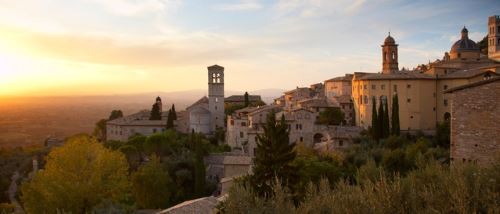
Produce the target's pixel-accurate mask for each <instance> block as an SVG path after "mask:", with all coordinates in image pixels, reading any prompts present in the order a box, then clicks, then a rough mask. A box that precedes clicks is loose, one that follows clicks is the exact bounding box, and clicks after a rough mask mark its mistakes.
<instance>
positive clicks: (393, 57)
mask: <svg viewBox="0 0 500 214" xmlns="http://www.w3.org/2000/svg"><path fill="white" fill-rule="evenodd" d="M398 70H399V67H398V44H396V40H394V38H392V36H391V32H389V35H388V36H387V37H386V38H385V40H384V44H383V45H382V74H391V73H394V72H397V71H398Z"/></svg>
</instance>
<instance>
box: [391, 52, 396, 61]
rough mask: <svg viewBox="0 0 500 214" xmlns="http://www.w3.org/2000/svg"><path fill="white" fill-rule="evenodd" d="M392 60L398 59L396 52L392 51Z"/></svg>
mask: <svg viewBox="0 0 500 214" xmlns="http://www.w3.org/2000/svg"><path fill="white" fill-rule="evenodd" d="M392 60H396V52H394V51H393V52H392Z"/></svg>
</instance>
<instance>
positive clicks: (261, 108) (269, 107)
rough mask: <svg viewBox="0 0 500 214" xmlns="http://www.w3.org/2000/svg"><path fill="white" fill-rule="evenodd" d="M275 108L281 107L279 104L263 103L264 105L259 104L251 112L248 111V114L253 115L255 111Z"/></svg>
mask: <svg viewBox="0 0 500 214" xmlns="http://www.w3.org/2000/svg"><path fill="white" fill-rule="evenodd" d="M273 109H274V110H277V109H281V107H280V106H278V105H265V106H259V107H257V109H254V110H253V111H251V112H248V114H249V115H254V114H257V113H260V112H263V111H270V110H273Z"/></svg>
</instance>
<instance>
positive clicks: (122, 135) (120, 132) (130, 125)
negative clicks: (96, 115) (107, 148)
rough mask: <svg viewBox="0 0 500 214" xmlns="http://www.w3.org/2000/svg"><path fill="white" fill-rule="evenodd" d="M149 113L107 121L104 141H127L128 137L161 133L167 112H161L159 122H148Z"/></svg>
mask: <svg viewBox="0 0 500 214" xmlns="http://www.w3.org/2000/svg"><path fill="white" fill-rule="evenodd" d="M150 115H151V111H148V110H143V111H140V112H138V113H135V114H132V115H128V116H125V117H122V118H118V119H115V120H111V121H108V122H107V123H106V139H107V140H116V141H127V140H128V139H129V138H130V137H132V136H134V135H137V134H140V135H144V136H149V135H152V134H155V133H158V132H163V131H165V129H166V125H167V116H168V112H162V119H161V120H149V117H150Z"/></svg>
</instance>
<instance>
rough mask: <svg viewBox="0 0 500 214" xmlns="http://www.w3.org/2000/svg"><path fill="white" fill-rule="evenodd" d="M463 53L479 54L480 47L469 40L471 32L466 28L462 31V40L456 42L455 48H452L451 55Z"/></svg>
mask: <svg viewBox="0 0 500 214" xmlns="http://www.w3.org/2000/svg"><path fill="white" fill-rule="evenodd" d="M462 51H478V52H479V46H478V45H477V44H476V42H474V41H472V40H470V39H469V31H468V30H467V28H465V27H464V28H463V29H462V38H461V39H460V40H458V41H456V42H455V43H454V44H453V46H451V50H450V52H451V53H457V52H462Z"/></svg>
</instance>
